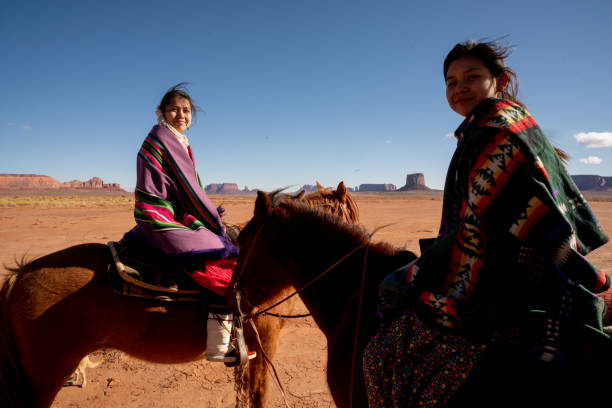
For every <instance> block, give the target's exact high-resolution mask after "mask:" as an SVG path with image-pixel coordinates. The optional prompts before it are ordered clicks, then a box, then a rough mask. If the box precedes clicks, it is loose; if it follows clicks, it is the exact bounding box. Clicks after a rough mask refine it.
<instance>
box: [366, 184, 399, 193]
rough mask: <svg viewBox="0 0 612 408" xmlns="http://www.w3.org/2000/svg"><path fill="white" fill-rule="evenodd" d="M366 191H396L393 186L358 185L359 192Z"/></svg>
mask: <svg viewBox="0 0 612 408" xmlns="http://www.w3.org/2000/svg"><path fill="white" fill-rule="evenodd" d="M366 191H396V188H395V184H360V185H359V192H366Z"/></svg>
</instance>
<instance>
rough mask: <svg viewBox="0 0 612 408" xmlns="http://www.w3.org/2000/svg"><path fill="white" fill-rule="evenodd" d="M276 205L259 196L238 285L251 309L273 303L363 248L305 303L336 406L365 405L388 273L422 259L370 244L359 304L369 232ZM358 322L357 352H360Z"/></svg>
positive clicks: (296, 206) (309, 292)
mask: <svg viewBox="0 0 612 408" xmlns="http://www.w3.org/2000/svg"><path fill="white" fill-rule="evenodd" d="M273 201H274V202H275V201H276V200H275V199H274V196H272V197H271V196H269V195H267V194H265V193H261V192H260V193H259V194H258V197H257V201H256V204H255V214H254V216H253V219H252V220H251V221H250V222H249V223H248V224H247V225H246V226H245V228H244V229H243V230H242V232H241V233H240V236H239V237H238V242H239V244H240V245H241V253H240V257H239V259H238V265H237V266H236V273H235V274H234V282H233V283H234V284H236V286H237V288H238V289H240V290H242V291H243V293H244V296H245V298H246V299H247V304H246V305H245V309H247V310H248V308H249V305H262V304H268V303H270V301H271V300H272V299H277V298H278V297H279V296H278V295H279V293H286V292H287V291H288V289H291V288H292V287H295V288H301V287H302V286H304V285H305V284H306V283H307V282H309V281H311V280H312V279H313V278H315V277H316V276H317V275H318V274H320V273H321V272H323V271H324V270H325V269H326V268H328V267H329V266H331V265H333V264H334V263H335V262H336V261H338V260H339V259H340V258H341V257H342V256H343V255H344V254H347V253H349V252H351V251H353V250H355V249H356V248H359V249H358V250H357V251H356V252H355V253H353V254H352V255H351V256H350V257H348V258H347V259H346V260H344V261H343V262H342V263H340V264H339V265H338V266H337V267H336V268H335V269H333V270H331V271H330V272H329V273H328V274H326V275H325V276H324V277H322V278H321V279H320V280H318V281H317V282H316V283H315V284H313V285H312V286H310V287H308V288H306V289H304V290H303V291H301V292H300V297H301V299H302V301H303V302H304V304H305V305H306V307H307V308H308V309H309V311H310V312H311V313H312V317H313V318H314V320H315V322H316V324H317V325H318V326H319V328H320V329H321V330H322V331H323V333H324V334H325V336H326V338H327V349H328V361H327V380H328V384H329V388H330V391H331V393H332V397H333V398H334V402H335V403H336V405H337V406H338V407H348V406H350V402H351V399H352V406H359V407H365V406H367V396H366V390H365V385H364V379H363V373H362V370H361V363H362V359H361V356H362V351H363V349H364V347H365V345H366V344H367V342H368V341H369V340H370V339H371V338H372V337H373V336H374V334H375V333H376V331H377V330H378V326H379V321H378V317H377V315H376V301H377V291H376V288H377V287H378V284H379V283H380V281H381V280H382V279H383V278H384V277H385V276H386V275H387V274H389V273H390V272H392V271H393V270H395V269H396V268H398V267H400V266H402V265H405V264H406V263H408V262H410V261H411V260H413V259H414V258H415V255H414V254H413V253H411V252H408V251H402V250H399V249H396V248H393V247H391V246H390V245H388V244H385V243H371V244H369V246H368V255H367V265H366V267H367V274H366V275H365V281H364V282H363V287H364V288H365V289H366V290H365V291H364V297H363V300H362V302H361V304H359V293H360V288H361V287H362V283H361V279H362V277H361V271H362V270H363V261H364V257H365V251H366V244H368V239H369V236H368V234H366V233H365V231H364V230H363V229H362V228H361V227H359V226H356V225H350V224H346V223H343V222H342V221H340V220H338V219H337V218H335V217H330V216H329V215H326V214H324V213H322V212H321V211H309V208H308V207H306V206H304V205H302V204H300V203H299V202H291V201H283V202H281V203H278V204H273ZM279 237H286V239H285V238H283V239H279ZM359 307H361V310H362V313H361V314H359V313H358V308H359ZM358 317H359V320H360V324H359V333H358V335H357V339H356V343H355V345H356V349H357V351H356V353H353V339H354V338H355V326H356V324H357V321H358ZM354 356H355V357H356V359H355V360H354V361H353V357H354ZM351 382H353V383H354V386H353V387H352V388H353V390H352V394H351Z"/></svg>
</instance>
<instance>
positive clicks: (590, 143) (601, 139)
mask: <svg viewBox="0 0 612 408" xmlns="http://www.w3.org/2000/svg"><path fill="white" fill-rule="evenodd" d="M574 139H576V141H577V142H578V144H581V145H585V146H586V147H610V146H612V132H580V133H576V134H575V135H574Z"/></svg>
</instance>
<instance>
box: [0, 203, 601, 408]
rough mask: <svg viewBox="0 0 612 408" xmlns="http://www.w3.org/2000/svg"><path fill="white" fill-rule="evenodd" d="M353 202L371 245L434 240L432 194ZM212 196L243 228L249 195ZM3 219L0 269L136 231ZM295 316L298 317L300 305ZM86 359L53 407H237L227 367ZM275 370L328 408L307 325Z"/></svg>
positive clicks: (101, 221) (287, 341)
mask: <svg viewBox="0 0 612 408" xmlns="http://www.w3.org/2000/svg"><path fill="white" fill-rule="evenodd" d="M355 198H356V200H357V203H358V205H359V210H360V219H361V222H362V224H363V225H364V226H365V227H366V228H367V229H368V230H370V231H371V230H373V229H374V228H376V227H382V226H384V228H382V229H381V230H380V231H378V232H377V233H376V235H375V236H374V239H375V240H379V241H386V242H390V243H392V244H394V245H397V246H400V247H404V248H406V249H409V250H411V251H413V252H415V253H417V254H419V250H418V239H419V238H425V237H434V236H435V235H436V232H437V230H438V222H439V218H440V213H441V207H442V201H441V195H440V194H439V193H436V192H430V193H403V194H400V193H380V194H356V195H355ZM211 199H212V200H213V202H215V204H223V205H224V207H225V208H226V214H227V215H226V220H227V221H230V222H242V221H246V220H248V219H249V218H250V217H251V215H252V211H253V203H254V199H255V197H254V196H252V195H249V196H211ZM102 201H103V200H102ZM591 204H592V207H593V209H594V211H595V213H596V215H597V216H598V217H599V220H600V221H601V223H602V224H603V226H604V228H605V229H606V230H607V231H608V232H612V202H609V201H608V198H607V197H603V198H602V197H598V198H597V199H596V200H595V201H592V202H591ZM0 221H1V222H0V242H2V248H1V249H0V262H1V263H2V264H3V265H13V264H14V260H15V259H22V257H25V259H32V258H35V257H37V256H40V255H44V254H47V253H50V252H53V251H55V250H59V249H62V248H65V247H68V246H71V245H76V244H80V243H85V242H101V243H105V242H107V241H109V240H118V239H120V238H121V236H122V235H123V233H124V232H126V231H128V230H129V229H130V228H131V227H132V226H133V224H134V221H133V218H132V208H131V203H130V202H129V200H125V201H124V202H114V203H112V204H111V205H101V204H96V205H90V206H87V207H82V206H80V204H79V205H78V206H77V205H74V206H71V205H64V206H62V207H57V206H51V205H45V204H44V202H43V204H36V205H25V206H16V207H10V206H2V207H0ZM589 258H590V259H591V260H592V261H593V262H594V263H595V264H596V265H597V266H599V267H600V268H602V269H604V270H606V271H611V270H612V244H608V245H606V246H604V247H602V248H600V249H598V250H596V251H595V252H594V253H592V254H590V255H589ZM0 273H2V274H3V273H4V269H2V271H1V272H0ZM102 307H103V305H102ZM300 311H305V308H304V307H303V305H300ZM90 358H91V360H92V361H101V362H102V364H100V365H99V366H98V367H97V368H91V369H88V370H87V380H88V383H87V386H86V387H85V388H79V387H77V386H66V387H64V388H63V389H62V391H61V392H60V393H59V394H58V396H57V398H56V401H55V402H54V404H53V408H69V407H70V408H76V407H83V408H85V407H92V408H97V407H100V408H102V407H117V406H122V407H134V408H136V407H185V408H191V407H233V406H234V402H235V394H234V390H233V370H232V369H229V368H226V367H224V366H223V365H222V364H211V363H208V362H206V361H197V362H193V363H189V364H181V365H157V364H151V363H147V362H144V361H140V360H136V359H134V358H131V357H129V356H127V355H125V354H124V353H122V352H119V351H116V350H110V349H107V350H100V351H97V352H95V353H93V354H92V355H91V356H90ZM275 365H276V369H277V371H278V373H279V376H280V380H281V382H282V384H283V386H284V388H285V390H286V392H287V397H288V401H289V404H290V406H292V407H334V406H335V405H334V404H333V401H332V399H331V396H330V393H329V390H328V388H327V383H326V380H325V370H326V368H325V367H326V344H325V339H324V337H323V335H322V334H321V333H320V332H319V330H318V329H317V327H316V325H315V324H314V323H313V321H312V320H311V319H310V318H301V319H291V320H289V321H288V322H287V324H286V326H285V328H284V329H283V331H282V332H281V340H280V345H279V350H278V352H277V355H276V358H275ZM270 395H271V397H270V403H269V406H271V407H281V406H284V403H283V400H282V397H281V395H280V392H279V391H278V390H277V389H276V388H275V386H274V385H273V384H271V385H270Z"/></svg>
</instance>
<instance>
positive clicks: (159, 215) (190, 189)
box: [127, 125, 238, 266]
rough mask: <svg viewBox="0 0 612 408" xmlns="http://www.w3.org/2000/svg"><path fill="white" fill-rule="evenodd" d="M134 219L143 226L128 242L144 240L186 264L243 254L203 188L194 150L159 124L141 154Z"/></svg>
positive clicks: (134, 232)
mask: <svg viewBox="0 0 612 408" xmlns="http://www.w3.org/2000/svg"><path fill="white" fill-rule="evenodd" d="M134 218H135V219H136V224H137V225H136V227H134V229H132V230H131V231H130V232H128V234H127V235H128V238H134V237H137V238H139V239H142V240H144V241H146V242H147V243H148V244H149V245H151V246H153V247H155V248H157V249H160V250H161V251H162V252H163V253H165V254H168V255H172V256H176V257H177V258H178V259H179V260H180V261H182V262H185V263H192V262H194V261H195V260H196V259H201V258H202V257H204V258H208V259H225V258H228V257H232V256H237V254H238V249H237V248H236V247H235V246H233V245H232V244H231V243H230V242H229V241H228V240H227V239H226V238H225V228H224V226H223V223H222V222H221V217H220V216H219V213H218V211H217V209H216V208H215V206H214V205H213V204H212V202H211V201H210V199H209V198H208V197H207V196H206V193H205V192H204V190H203V188H202V184H201V181H200V178H199V176H198V174H197V171H196V168H195V164H194V161H193V155H192V154H191V149H190V148H189V147H188V148H187V149H186V148H185V147H184V146H183V145H182V144H181V143H180V142H179V140H178V139H177V137H176V136H175V135H173V134H172V132H171V131H170V130H169V129H168V128H166V127H164V126H160V125H156V126H153V129H151V132H150V133H149V135H148V136H147V138H146V139H145V141H144V143H143V144H142V147H141V148H140V151H139V152H138V158H137V181H136V191H135V208H134ZM192 265H193V266H196V264H193V263H192Z"/></svg>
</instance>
